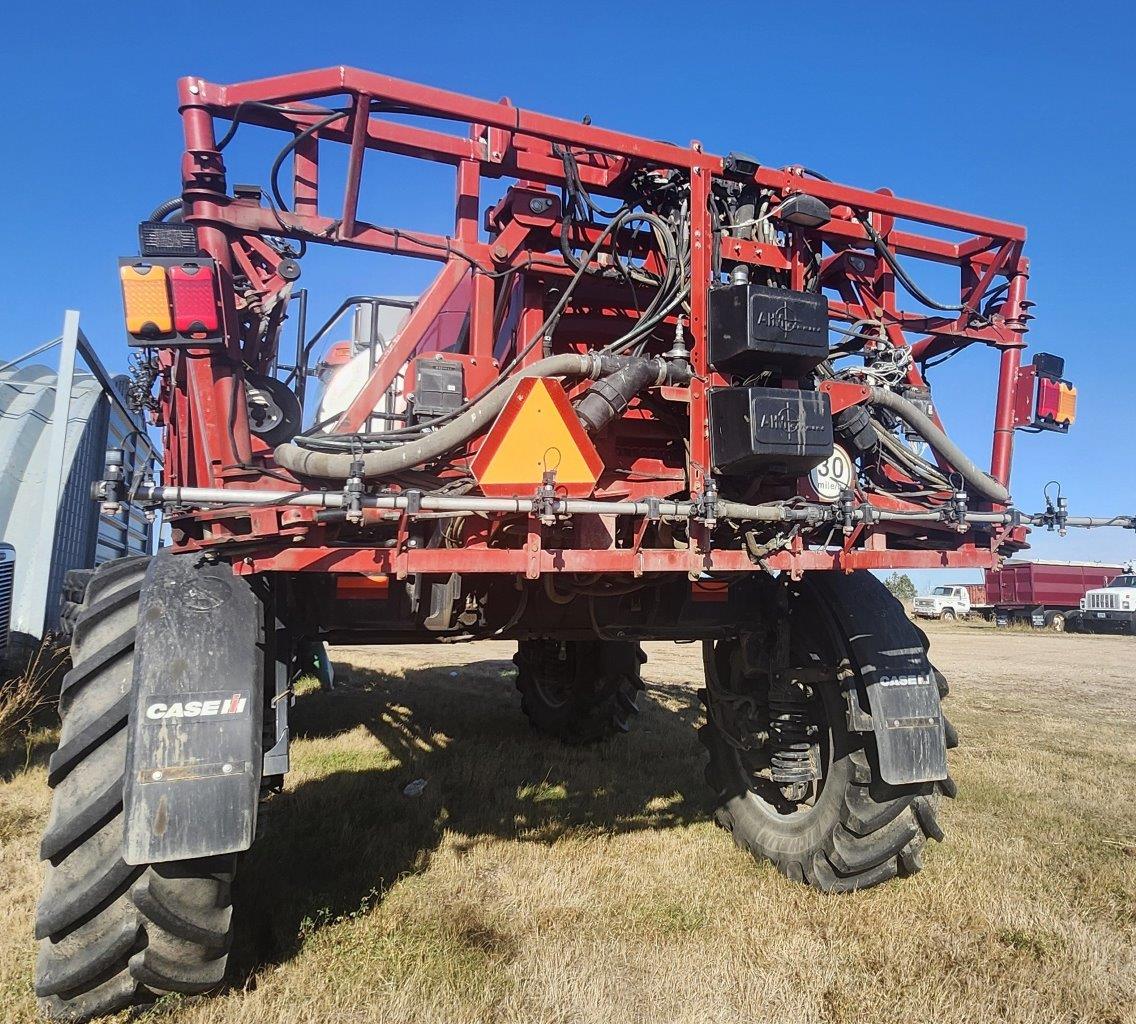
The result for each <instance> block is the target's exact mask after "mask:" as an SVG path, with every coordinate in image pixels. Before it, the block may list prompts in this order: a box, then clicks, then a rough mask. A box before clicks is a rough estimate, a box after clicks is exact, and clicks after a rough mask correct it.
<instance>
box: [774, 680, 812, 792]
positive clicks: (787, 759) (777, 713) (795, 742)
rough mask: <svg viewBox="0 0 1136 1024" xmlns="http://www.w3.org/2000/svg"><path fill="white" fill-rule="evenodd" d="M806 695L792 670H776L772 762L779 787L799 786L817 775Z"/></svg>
mask: <svg viewBox="0 0 1136 1024" xmlns="http://www.w3.org/2000/svg"><path fill="white" fill-rule="evenodd" d="M806 702H807V695H806V693H805V691H804V690H803V689H802V688H801V686H800V685H799V684H798V683H796V682H795V681H794V680H793V673H792V672H775V673H773V678H772V680H771V682H770V686H769V751H770V754H769V765H770V774H771V776H772V778H773V781H774V782H776V783H777V784H778V785H780V786H799V785H804V784H807V783H809V782H811V781H812V780H813V779H814V778H815V777H816V771H815V769H814V766H813V758H812V743H811V741H810V739H809V720H808V707H807V703H806Z"/></svg>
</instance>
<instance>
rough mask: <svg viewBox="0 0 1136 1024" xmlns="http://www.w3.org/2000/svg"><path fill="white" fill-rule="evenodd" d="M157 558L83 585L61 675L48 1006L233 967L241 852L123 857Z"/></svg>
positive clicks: (109, 567)
mask: <svg viewBox="0 0 1136 1024" xmlns="http://www.w3.org/2000/svg"><path fill="white" fill-rule="evenodd" d="M147 563H148V559H146V558H126V559H120V560H118V561H115V562H108V563H106V564H105V565H103V566H101V567H100V568H99V569H97V570H96V571H95V573H94V575H93V576H92V578H91V579H90V581H89V583H88V585H87V586H86V592H85V594H84V597H83V601H82V605H81V607H80V609H79V611H78V614H77V616H76V618H75V628H74V636H73V638H72V642H71V659H72V664H73V666H74V667H73V668H72V669H71V671H69V672H68V673H67V675H66V676H65V677H64V680H63V685H62V688H61V691H60V698H59V712H60V717H61V719H62V728H61V731H60V737H59V749H58V750H57V751H56V752H55V753H54V754H53V755H52V757H51V761H50V764H49V768H48V783H49V784H50V786H51V787H52V789H54V791H55V793H54V797H53V801H52V807H51V816H50V818H49V819H48V823H47V830H46V832H45V833H44V836H43V841H42V843H41V846H40V856H41V857H42V858H43V859H44V860H45V861H47V876H46V879H45V881H44V886H43V892H42V895H41V896H40V899H39V905H38V906H37V908H36V923H35V930H36V938H37V939H39V940H40V942H39V956H38V958H37V960H36V969H35V989H36V994H37V995H38V996H39V997H40V1000H41V1006H42V1009H43V1010H44V1012H45V1014H47V1015H48V1016H49V1017H52V1018H55V1019H62V1020H69V1021H82V1020H89V1019H91V1018H93V1017H98V1016H102V1015H104V1014H108V1013H113V1012H115V1011H117V1010H121V1009H124V1008H126V1007H128V1006H132V1005H135V1004H139V1003H145V1002H149V1001H151V1000H153V999H155V998H156V997H158V996H161V995H163V994H165V993H169V992H181V993H196V992H203V991H206V990H207V989H210V988H214V987H215V986H217V985H218V984H220V982H221V981H222V979H223V977H224V974H225V962H226V957H227V953H228V948H229V939H230V929H231V922H232V898H231V895H230V886H231V882H232V878H233V870H234V865H235V856H225V857H217V858H210V859H208V860H194V861H181V862H173V863H167V864H153V865H148V866H147V865H143V866H131V865H128V864H126V863H125V862H124V860H123V858H122V851H123V804H122V794H123V782H124V772H125V766H126V745H127V734H128V728H127V727H128V724H129V717H130V714H131V686H132V676H133V661H134V639H135V628H136V625H137V621H138V600H139V594H140V592H141V590H142V584H143V580H144V577H145V573H146V567H147Z"/></svg>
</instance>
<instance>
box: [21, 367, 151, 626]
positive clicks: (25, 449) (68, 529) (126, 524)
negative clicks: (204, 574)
mask: <svg viewBox="0 0 1136 1024" xmlns="http://www.w3.org/2000/svg"><path fill="white" fill-rule="evenodd" d="M120 381H125V378H119V379H118V380H116V384H117V383H120ZM55 383H56V371H55V370H54V369H52V368H50V367H47V366H39V365H32V366H24V367H21V368H19V369H15V370H9V371H5V372H3V373H0V540H3V541H5V542H7V543H9V544H11V545H12V546H13V547H14V548H15V549H16V580H15V595H14V599H13V605H12V631H13V633H14V634H20V633H22V634H25V635H28V636H31V637H33V638H36V636H37V633H38V623H39V619H40V615H41V614H43V613H45V617H44V620H43V621H44V626H45V628H47V629H55V628H56V627H57V626H58V624H59V594H60V590H61V588H62V583H63V576H64V574H65V573H66V572H67V571H68V570H69V569H77V568H89V567H91V566H93V565H98V564H99V563H101V562H104V561H106V560H107V559H109V558H117V557H119V556H121V555H123V554H128V553H133V554H138V553H141V552H144V551H149V550H151V548H152V534H153V530H152V527H151V526H150V524H148V523H147V522H146V521H145V519H144V518H143V517H142V514H141V513H140V512H138V511H137V510H134V511H133V512H132V513H128V512H126V511H125V510H124V511H123V512H121V513H120V514H119V515H118V516H116V517H114V518H113V519H112V518H109V517H106V516H101V515H100V512H99V506H98V505H97V504H96V503H95V502H93V501H92V500H91V496H90V488H91V483H92V482H93V481H94V480H97V479H99V478H100V477H101V476H102V469H103V462H104V456H105V451H106V449H107V447H108V442H109V444H110V445H112V446H121V445H122V441H123V439H124V438H125V437H126V436H127V435H128V434H129V433H130V432H132V431H134V430H135V429H137V427H136V425H135V424H133V423H130V422H129V421H128V420H127V419H126V418H125V417H124V416H123V415H122V413H121V412H119V411H118V410H117V409H112V408H111V405H110V401H109V400H108V399H107V397H106V395H104V394H103V392H102V388H101V387H100V385H99V383H98V381H97V380H96V379H95V378H94V377H93V376H92V375H89V374H85V373H77V374H76V375H75V380H74V385H73V387H72V391H71V409H70V413H69V415H68V420H67V443H66V449H65V455H64V469H63V474H62V478H63V481H64V484H63V492H62V496H61V500H60V511H59V516H58V518H57V520H56V525H55V535H54V544H53V549H52V552H51V558H50V569H49V582H48V590H47V593H48V598H47V605H46V608H45V609H42V610H41V609H35V608H32V607H30V606H29V603H28V599H27V598H26V596H25V595H26V591H27V582H28V574H29V573H32V572H37V571H42V569H40V568H38V567H40V566H43V565H45V564H47V563H45V561H44V560H43V559H41V558H40V557H39V553H38V550H37V549H38V546H39V545H40V544H41V543H42V537H43V536H44V534H43V522H42V514H37V509H40V510H42V508H43V505H44V497H45V492H44V488H45V480H46V479H47V469H48V467H47V460H48V457H49V455H48V453H49V448H50V435H51V417H52V410H53V404H54V401H55ZM120 393H121V389H120ZM127 447H128V449H129V447H131V446H127ZM22 598H23V600H22Z"/></svg>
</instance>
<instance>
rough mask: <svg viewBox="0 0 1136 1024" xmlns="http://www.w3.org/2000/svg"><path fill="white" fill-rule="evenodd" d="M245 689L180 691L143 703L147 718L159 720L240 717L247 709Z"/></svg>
mask: <svg viewBox="0 0 1136 1024" xmlns="http://www.w3.org/2000/svg"><path fill="white" fill-rule="evenodd" d="M248 696H249V695H248V691H247V690H245V691H242V690H238V691H235V692H230V691H220V692H212V693H179V694H177V695H175V696H172V697H154V698H152V699H151V700H150V702H149V703H148V704H147V705H146V721H147V722H153V723H157V724H161V723H162V722H166V721H170V720H175V719H176V720H177V721H187V722H200V721H203V720H206V719H209V720H212V719H217V718H226V719H227V718H239V717H241V716H242V715H244V714H245V713H246V712H247V711H248Z"/></svg>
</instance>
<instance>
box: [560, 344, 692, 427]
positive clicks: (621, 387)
mask: <svg viewBox="0 0 1136 1024" xmlns="http://www.w3.org/2000/svg"><path fill="white" fill-rule="evenodd" d="M690 376H691V371H690V367H689V365H688V364H686V363H683V362H678V361H675V362H669V361H667V360H666V359H661V358H657V357H656V358H654V359H645V358H638V359H631V360H629V361H628V362H627V365H626V366H624V367H623V368H622V369H619V370H616V371H615V373H612V374H610V375H608V376H605V377H602V378H601V379H600V380H598V381H596V383H595V384H593V385H592V386H591V387H590V388H589V389H588V390H587V392H586V393H585V395H584V397H583V398H581V399H580V401H579V402H577V403H576V415H577V416H579V417H580V422H581V423H583V424H584V428H585V429H586V430H587V431H588V433H589V434H596V433H599V431H601V430H603V428H604V427H606V426H607V425H608V424H609V423H610V422H611V421H612V420H613V419H615V418H616V417H618V416H622V415H623V413H624V410H626V409H627V406H628V405H629V404H630V403H631V399H633V398H634V397H635V396H636V395H637V394H639V392H640V391H644V390H646V389H647V388H649V387H652V386H653V385H656V384H677V383H680V382H686V381H689V380H690Z"/></svg>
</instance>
